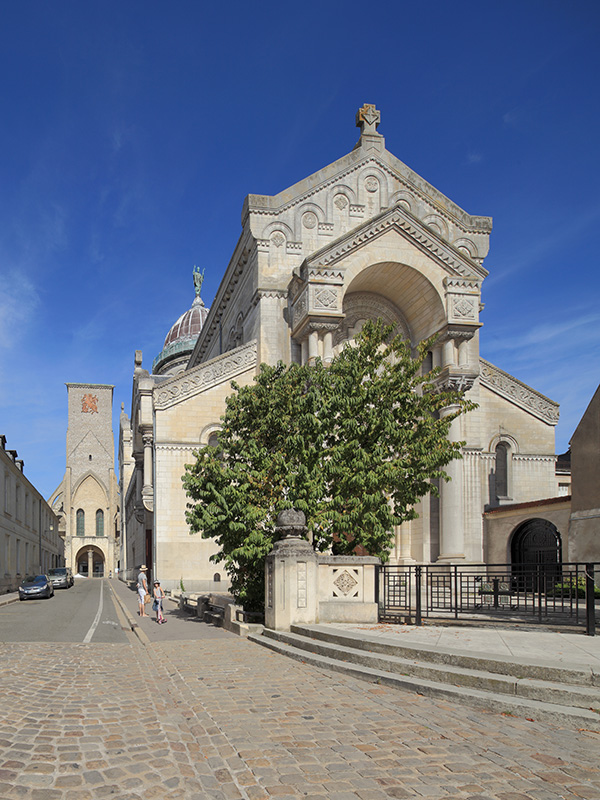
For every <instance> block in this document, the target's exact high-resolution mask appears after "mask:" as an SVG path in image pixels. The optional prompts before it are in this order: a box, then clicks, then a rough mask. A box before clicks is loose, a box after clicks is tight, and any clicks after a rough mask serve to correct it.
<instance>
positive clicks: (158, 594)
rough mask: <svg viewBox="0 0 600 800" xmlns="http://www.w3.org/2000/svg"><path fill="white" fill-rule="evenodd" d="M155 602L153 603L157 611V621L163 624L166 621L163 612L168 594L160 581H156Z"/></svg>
mask: <svg viewBox="0 0 600 800" xmlns="http://www.w3.org/2000/svg"><path fill="white" fill-rule="evenodd" d="M153 594H154V603H153V604H152V608H153V609H154V610H155V611H156V621H157V623H158V624H159V625H162V623H163V622H166V621H167V620H166V619H165V616H164V614H163V600H164V599H165V597H166V595H165V592H164V589H163V588H162V586H161V585H160V581H154V592H153Z"/></svg>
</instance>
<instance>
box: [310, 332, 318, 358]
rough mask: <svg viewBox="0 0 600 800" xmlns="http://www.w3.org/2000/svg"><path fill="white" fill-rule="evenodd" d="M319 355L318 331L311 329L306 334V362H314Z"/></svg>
mask: <svg viewBox="0 0 600 800" xmlns="http://www.w3.org/2000/svg"><path fill="white" fill-rule="evenodd" d="M318 357H319V333H318V331H311V332H310V333H309V335H308V363H309V364H314V362H315V361H316V359H317V358H318Z"/></svg>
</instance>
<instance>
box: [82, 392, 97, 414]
mask: <svg viewBox="0 0 600 800" xmlns="http://www.w3.org/2000/svg"><path fill="white" fill-rule="evenodd" d="M81 413H82V414H97V413H98V398H97V397H96V395H95V394H84V395H83V397H82V398H81Z"/></svg>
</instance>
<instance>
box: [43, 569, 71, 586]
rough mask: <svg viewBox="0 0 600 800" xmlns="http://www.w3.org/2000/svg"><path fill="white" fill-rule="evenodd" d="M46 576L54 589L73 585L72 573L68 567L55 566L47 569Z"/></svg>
mask: <svg viewBox="0 0 600 800" xmlns="http://www.w3.org/2000/svg"><path fill="white" fill-rule="evenodd" d="M48 577H49V578H50V580H51V581H52V586H54V588H55V589H68V588H69V587H70V586H73V573H72V572H71V570H70V569H69V568H68V567H55V568H54V569H49V570H48Z"/></svg>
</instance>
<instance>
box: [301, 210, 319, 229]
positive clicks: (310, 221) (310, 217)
mask: <svg viewBox="0 0 600 800" xmlns="http://www.w3.org/2000/svg"><path fill="white" fill-rule="evenodd" d="M317 222H318V219H317V215H316V214H315V213H314V212H313V211H307V212H306V214H303V216H302V224H303V225H304V227H305V228H309V229H312V228H316V226H317Z"/></svg>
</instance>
